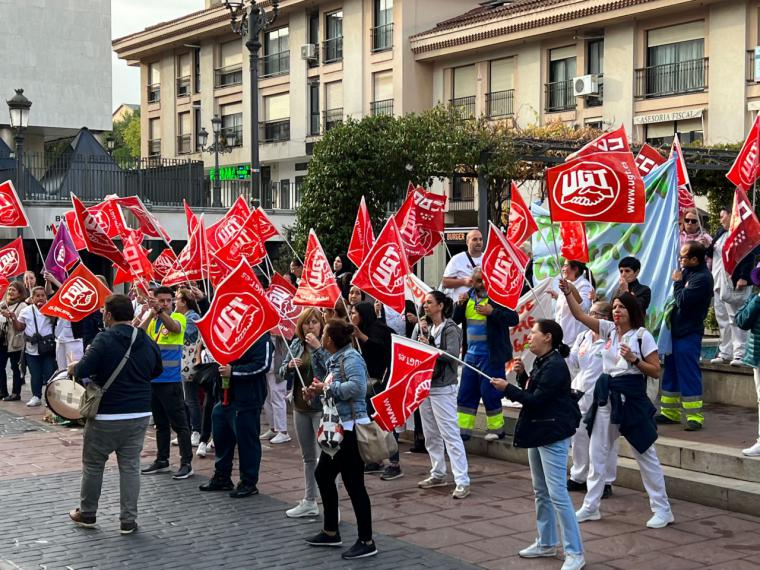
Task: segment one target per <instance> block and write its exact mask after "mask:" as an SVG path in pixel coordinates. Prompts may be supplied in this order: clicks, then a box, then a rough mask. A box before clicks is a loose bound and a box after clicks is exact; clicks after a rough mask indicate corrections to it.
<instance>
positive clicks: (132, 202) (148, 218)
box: [111, 196, 171, 243]
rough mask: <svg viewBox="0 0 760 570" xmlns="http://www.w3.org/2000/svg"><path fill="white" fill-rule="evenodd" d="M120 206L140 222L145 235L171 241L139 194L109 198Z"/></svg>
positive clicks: (167, 241)
mask: <svg viewBox="0 0 760 570" xmlns="http://www.w3.org/2000/svg"><path fill="white" fill-rule="evenodd" d="M111 200H113V201H114V202H116V203H117V204H118V205H119V206H120V207H121V208H126V209H127V210H129V212H131V214H132V215H133V216H134V217H135V219H136V220H137V223H138V224H140V230H142V232H143V233H144V234H145V235H146V236H150V237H155V238H162V239H163V240H164V241H165V242H166V243H169V242H170V241H171V238H170V237H169V233H168V232H167V231H166V230H165V229H164V228H163V227H162V226H161V224H160V223H159V222H158V219H157V218H156V217H155V216H154V215H153V214H152V213H151V212H149V211H148V209H147V208H146V207H145V204H143V202H142V200H140V197H139V196H122V197H117V198H111Z"/></svg>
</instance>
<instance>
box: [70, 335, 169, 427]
mask: <svg viewBox="0 0 760 570" xmlns="http://www.w3.org/2000/svg"><path fill="white" fill-rule="evenodd" d="M132 330H133V327H132V326H130V325H116V326H114V327H111V328H109V329H106V330H104V331H103V332H101V333H100V334H99V335H98V336H96V337H95V340H93V341H92V344H90V346H89V347H88V348H87V351H86V352H85V353H84V356H83V357H82V360H80V361H79V363H78V364H77V365H76V368H75V369H74V376H76V377H77V378H89V379H90V380H92V381H93V382H95V383H97V384H99V385H101V386H103V385H104V384H105V383H106V382H107V381H108V379H109V378H110V377H111V374H112V373H113V371H114V370H116V367H117V366H118V365H119V362H121V359H122V357H123V356H124V354H125V353H126V351H127V348H128V347H129V342H130V341H131V340H132ZM163 370H164V367H163V365H162V364H161V352H160V351H159V349H158V345H156V343H155V342H153V341H152V340H151V338H150V337H149V336H148V335H147V334H146V333H145V331H143V330H138V332H137V338H136V339H135V343H134V345H132V352H131V353H130V355H129V360H127V362H126V364H125V365H124V368H122V370H121V372H119V375H118V376H117V377H116V380H114V381H113V383H112V384H111V387H110V388H108V390H107V391H106V393H105V394H103V399H102V400H101V401H100V407H99V408H98V413H101V414H133V413H140V412H150V381H151V380H152V379H153V378H156V377H157V376H159V375H160V374H161V372H163Z"/></svg>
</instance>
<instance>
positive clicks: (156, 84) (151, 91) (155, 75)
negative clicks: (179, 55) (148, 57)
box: [148, 61, 161, 103]
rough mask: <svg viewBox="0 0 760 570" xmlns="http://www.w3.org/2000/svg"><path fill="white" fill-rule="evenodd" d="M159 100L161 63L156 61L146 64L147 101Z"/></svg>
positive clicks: (154, 101) (155, 101)
mask: <svg viewBox="0 0 760 570" xmlns="http://www.w3.org/2000/svg"><path fill="white" fill-rule="evenodd" d="M160 100H161V64H160V63H159V62H157V61H154V62H153V63H151V64H149V65H148V103H158V102H159V101H160Z"/></svg>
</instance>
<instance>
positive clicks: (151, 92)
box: [148, 83, 161, 103]
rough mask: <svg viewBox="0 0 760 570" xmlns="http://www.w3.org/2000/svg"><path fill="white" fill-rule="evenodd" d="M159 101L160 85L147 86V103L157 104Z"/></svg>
mask: <svg viewBox="0 0 760 570" xmlns="http://www.w3.org/2000/svg"><path fill="white" fill-rule="evenodd" d="M160 100H161V84H160V83H154V84H153V85H148V103H158V102H159V101H160Z"/></svg>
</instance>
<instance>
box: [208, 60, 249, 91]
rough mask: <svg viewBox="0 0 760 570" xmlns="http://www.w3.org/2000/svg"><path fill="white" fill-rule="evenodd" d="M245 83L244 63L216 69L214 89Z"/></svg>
mask: <svg viewBox="0 0 760 570" xmlns="http://www.w3.org/2000/svg"><path fill="white" fill-rule="evenodd" d="M242 83H243V65H242V64H240V65H230V66H227V67H219V68H217V69H215V70H214V89H221V88H222V87H230V86H232V85H241V84H242Z"/></svg>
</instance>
